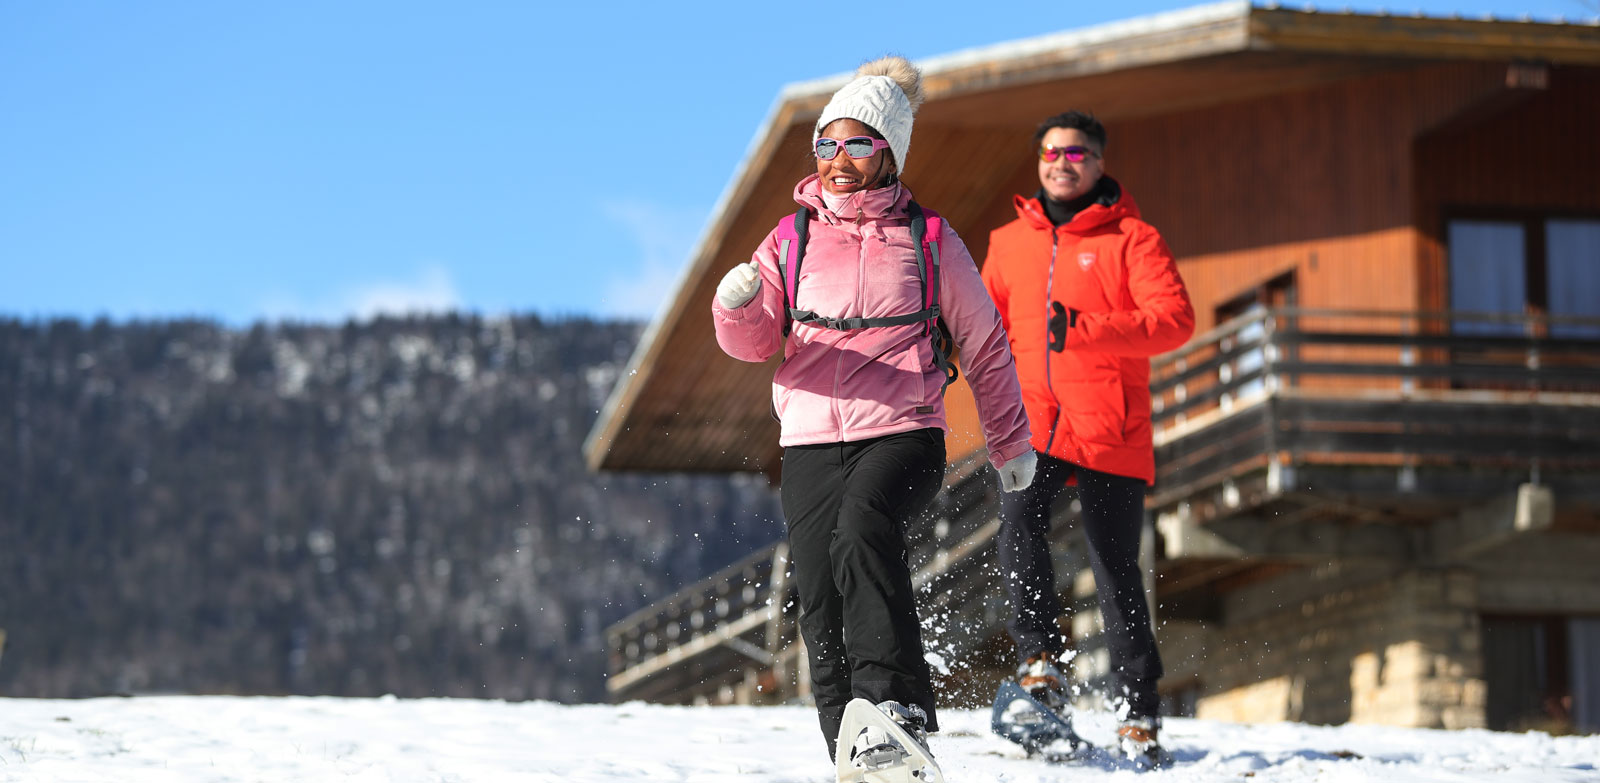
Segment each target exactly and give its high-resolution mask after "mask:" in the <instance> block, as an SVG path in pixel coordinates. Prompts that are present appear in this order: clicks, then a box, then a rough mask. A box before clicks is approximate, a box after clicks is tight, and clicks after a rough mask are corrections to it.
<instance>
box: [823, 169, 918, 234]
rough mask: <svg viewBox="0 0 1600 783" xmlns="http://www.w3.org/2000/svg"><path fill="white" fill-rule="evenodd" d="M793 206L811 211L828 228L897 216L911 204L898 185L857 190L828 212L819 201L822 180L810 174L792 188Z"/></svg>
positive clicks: (908, 197) (905, 189)
mask: <svg viewBox="0 0 1600 783" xmlns="http://www.w3.org/2000/svg"><path fill="white" fill-rule="evenodd" d="M794 203H796V204H799V205H800V206H802V207H805V208H806V209H809V210H811V211H812V212H815V213H816V214H817V215H818V216H820V217H821V218H822V219H823V220H824V221H826V222H827V223H828V224H829V225H838V224H840V223H843V222H846V221H850V222H856V223H859V222H861V220H863V219H866V220H875V219H882V218H893V217H901V216H904V215H905V214H906V209H907V205H908V204H910V203H911V191H910V190H909V189H907V188H906V186H905V185H904V184H902V183H900V182H896V183H894V184H893V185H890V186H889V187H886V188H878V189H877V190H859V191H856V192H855V193H851V194H850V195H849V197H847V198H846V199H845V201H844V203H843V204H841V205H839V209H838V211H834V210H830V209H828V205H827V204H825V203H823V201H822V177H821V176H819V175H817V174H812V175H811V176H808V177H806V178H805V179H803V180H800V184H798V185H795V186H794Z"/></svg>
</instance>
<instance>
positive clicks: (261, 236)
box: [0, 0, 1600, 326]
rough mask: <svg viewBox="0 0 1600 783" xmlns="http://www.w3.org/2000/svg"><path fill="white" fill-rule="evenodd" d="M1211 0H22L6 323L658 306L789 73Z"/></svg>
mask: <svg viewBox="0 0 1600 783" xmlns="http://www.w3.org/2000/svg"><path fill="white" fill-rule="evenodd" d="M1192 5H1195V3H1191V2H1168V1H1165V0H1128V2H1124V3H1119V4H1112V3H1104V4H1100V5H1098V6H1090V5H1088V4H1053V5H1052V4H1044V3H1010V2H984V3H972V2H945V0H928V1H927V2H919V3H912V4H904V5H901V4H888V3H870V4H867V5H865V6H860V7H861V8H864V9H866V10H867V11H868V12H870V13H871V14H873V16H872V17H871V18H869V19H867V20H865V21H863V22H854V21H852V20H851V19H850V13H851V9H852V8H854V7H856V6H852V5H851V4H849V3H834V4H827V3H824V4H821V5H816V4H812V5H805V4H801V5H796V4H783V3H761V4H749V6H748V7H746V4H742V3H726V4H713V5H699V4H676V3H674V4H666V3H648V4H646V3H628V2H622V3H616V2H613V3H561V4H547V3H536V2H531V0H530V2H462V3H450V4H445V3H420V2H398V1H395V0H385V1H384V2H363V1H360V0H341V2H334V3H311V2H298V1H297V0H284V1H283V2H271V3H253V4H247V3H206V2H192V3H176V2H159V1H158V0H152V1H151V2H140V3H119V2H109V0H107V1H103V2H90V1H85V2H26V1H25V0H0V317H4V316H20V317H24V318H38V317H52V316H76V317H83V318H92V317H97V316H102V315H104V316H110V317H112V318H114V319H117V320H124V319H129V318H166V317H189V316H197V317H205V318H214V319H219V320H221V321H223V322H225V323H228V324H231V325H240V326H242V325H246V324H249V323H252V322H254V321H257V320H261V319H273V320H276V319H281V318H293V319H296V320H302V321H305V320H310V321H337V320H342V319H344V318H347V317H351V316H368V315H371V314H372V313H374V312H377V311H380V310H388V311H393V310H397V309H399V310H405V309H429V310H439V309H462V310H472V311H477V312H481V313H486V314H497V313H504V312H518V313H521V312H530V311H531V312H537V313H539V314H541V315H546V316H564V315H580V314H582V315H594V316H599V317H635V318H648V317H649V316H651V315H652V314H654V312H655V311H656V308H657V306H658V305H659V304H660V302H661V300H662V299H663V298H664V296H665V295H666V294H667V293H668V291H669V290H670V287H671V286H672V284H673V283H674V281H675V280H676V278H677V274H678V272H679V270H680V268H681V267H682V265H683V264H684V262H685V260H686V255H687V253H688V251H689V249H690V248H691V246H692V245H693V243H694V241H695V240H696V239H697V238H698V236H699V233H700V231H701V230H702V228H703V226H704V223H705V221H706V219H707V217H708V216H709V213H710V210H711V207H712V205H713V204H714V203H715V202H716V200H717V198H718V197H719V196H720V195H721V193H722V190H723V188H724V186H725V185H726V184H727V182H728V180H729V179H730V177H731V175H732V174H733V171H734V167H735V166H736V165H737V164H738V162H739V160H740V158H741V157H742V156H743V154H744V152H745V149H746V147H747V145H748V144H749V142H750V140H751V138H752V136H753V135H754V134H755V132H756V130H757V127H758V125H759V124H760V123H761V122H762V121H763V120H764V119H765V117H766V115H767V112H768V110H769V108H770V107H771V106H772V103H773V100H774V98H775V97H776V95H777V93H778V91H779V89H780V88H781V87H782V86H783V85H784V84H787V83H789V82H794V81H802V80H809V79H814V78H818V77H822V76H828V75H831V74H836V73H842V72H846V71H849V70H851V69H852V68H854V67H855V65H856V64H858V63H859V62H861V61H862V60H865V59H868V58H871V57H875V56H878V55H881V54H884V53H886V52H897V53H900V54H904V55H906V56H908V57H911V58H913V59H916V58H919V57H927V56H932V55H937V54H944V53H948V52H953V51H957V50H960V49H965V48H970V47H974V46H982V45H987V44H993V43H999V42H1001V41H1007V40H1014V39H1018V38H1026V37H1031V36H1034V35H1040V34H1044V33H1050V32H1057V31H1060V30H1066V29H1073V28H1078V27H1086V26H1091V25H1094V24H1099V23H1103V22H1108V21H1116V20H1119V19H1127V18H1132V17H1135V16H1141V15H1146V14H1151V13H1158V12H1161V11H1167V10H1173V9H1177V8H1184V7H1189V6H1192ZM1326 7H1327V8H1330V9H1336V8H1340V7H1342V6H1326ZM1378 7H1379V6H1377V5H1370V6H1363V5H1359V4H1358V5H1356V8H1357V10H1371V9H1375V8H1378ZM1393 10H1395V11H1397V12H1398V11H1411V10H1422V11H1424V12H1426V13H1430V14H1449V13H1452V12H1459V13H1461V14H1462V15H1464V16H1469V17H1474V16H1482V15H1484V14H1489V13H1492V14H1496V15H1498V16H1502V17H1520V16H1521V15H1522V14H1531V15H1532V16H1533V17H1534V18H1536V19H1554V18H1556V17H1558V16H1565V17H1566V18H1568V19H1573V20H1576V19H1588V18H1591V17H1594V16H1595V15H1596V14H1597V13H1600V0H1525V1H1524V2H1515V1H1514V0H1463V1H1461V2H1440V1H1438V0H1412V2H1410V3H1407V4H1405V5H1403V6H1393Z"/></svg>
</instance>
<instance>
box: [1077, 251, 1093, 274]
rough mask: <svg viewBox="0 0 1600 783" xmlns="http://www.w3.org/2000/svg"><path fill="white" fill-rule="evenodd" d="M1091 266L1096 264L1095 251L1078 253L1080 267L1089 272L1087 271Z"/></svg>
mask: <svg viewBox="0 0 1600 783" xmlns="http://www.w3.org/2000/svg"><path fill="white" fill-rule="evenodd" d="M1091 266H1094V254H1093V253H1079V254H1078V268H1079V269H1082V270H1083V271H1085V272H1087V271H1089V267H1091Z"/></svg>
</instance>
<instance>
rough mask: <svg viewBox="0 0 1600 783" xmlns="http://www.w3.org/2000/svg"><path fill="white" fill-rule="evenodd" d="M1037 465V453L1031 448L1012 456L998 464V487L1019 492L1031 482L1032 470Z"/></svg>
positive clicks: (1006, 490)
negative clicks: (1003, 462)
mask: <svg viewBox="0 0 1600 783" xmlns="http://www.w3.org/2000/svg"><path fill="white" fill-rule="evenodd" d="M1038 467H1039V455H1038V454H1035V453H1034V451H1033V449H1028V450H1027V451H1026V452H1024V453H1022V454H1019V455H1017V456H1015V457H1012V458H1011V459H1010V460H1008V461H1007V462H1006V464H1004V465H1001V466H1000V489H1001V490H1003V491H1005V492H1021V491H1022V490H1024V489H1027V488H1028V485H1029V484H1032V483H1033V471H1034V470H1035V469H1037V468H1038Z"/></svg>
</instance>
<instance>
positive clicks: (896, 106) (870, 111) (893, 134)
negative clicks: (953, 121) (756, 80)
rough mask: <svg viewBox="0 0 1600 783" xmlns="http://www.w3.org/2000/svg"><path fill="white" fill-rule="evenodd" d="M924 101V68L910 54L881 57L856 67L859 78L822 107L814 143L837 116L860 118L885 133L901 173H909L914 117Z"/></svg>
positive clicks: (813, 133) (874, 128) (840, 89)
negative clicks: (908, 56)
mask: <svg viewBox="0 0 1600 783" xmlns="http://www.w3.org/2000/svg"><path fill="white" fill-rule="evenodd" d="M921 105H922V72H921V71H919V70H917V67H916V66H915V65H912V64H911V63H910V62H909V61H908V60H906V58H904V57H898V56H890V57H880V58H878V59H876V60H873V61H872V62H869V63H866V64H865V65H862V66H861V67H860V68H857V69H856V76H855V79H853V80H851V82H850V83H849V84H846V85H845V86H843V87H840V88H839V91H838V92H836V93H834V94H833V98H832V99H830V100H829V101H828V105H827V106H824V107H823V108H822V116H821V117H818V118H817V126H816V128H814V129H813V130H812V131H811V143H812V144H813V145H814V144H816V142H817V139H818V138H819V137H820V136H821V135H822V129H823V128H825V127H827V126H828V123H830V122H833V121H834V120H838V119H843V118H849V119H852V120H859V121H861V122H863V123H865V124H866V125H867V126H868V127H870V128H872V129H873V130H875V131H877V132H879V133H881V134H883V138H884V140H885V141H888V142H889V150H890V151H891V152H893V153H894V162H895V164H896V166H898V170H899V173H900V174H901V175H904V174H905V173H906V153H907V152H908V151H909V150H910V149H911V118H912V115H914V114H916V113H917V107H919V106H921Z"/></svg>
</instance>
